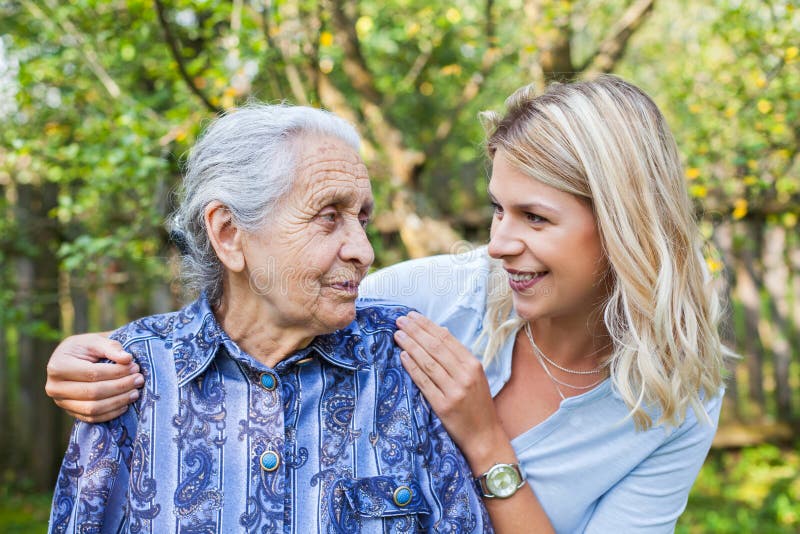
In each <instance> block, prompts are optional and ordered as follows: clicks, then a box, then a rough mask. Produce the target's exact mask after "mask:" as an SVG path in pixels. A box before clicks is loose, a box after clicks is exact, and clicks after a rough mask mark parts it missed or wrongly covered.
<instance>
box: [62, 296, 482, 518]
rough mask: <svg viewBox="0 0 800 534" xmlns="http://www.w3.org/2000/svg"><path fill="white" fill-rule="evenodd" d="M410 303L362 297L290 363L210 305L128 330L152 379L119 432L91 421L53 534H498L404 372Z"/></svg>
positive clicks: (76, 448)
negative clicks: (270, 358)
mask: <svg viewBox="0 0 800 534" xmlns="http://www.w3.org/2000/svg"><path fill="white" fill-rule="evenodd" d="M408 311H409V310H408V309H407V308H404V307H401V306H394V307H392V306H386V305H381V306H375V305H374V304H370V303H369V302H366V303H365V302H361V303H359V305H358V308H357V316H356V320H355V321H354V322H353V323H352V324H350V325H349V326H348V327H347V328H344V329H342V330H339V331H337V332H334V333H332V334H329V335H324V336H319V337H317V338H315V339H314V341H313V342H312V343H311V344H310V345H309V346H308V347H307V348H305V349H303V350H300V351H297V352H295V353H293V354H292V355H291V356H290V357H288V358H287V359H285V360H284V361H282V362H280V363H279V364H278V365H277V366H276V367H275V368H268V367H267V366H265V365H263V364H261V363H259V362H258V361H257V360H255V359H254V358H252V357H251V356H249V355H248V354H246V353H244V352H243V351H242V350H241V349H240V348H239V347H238V346H237V345H236V344H235V343H234V342H233V341H232V340H231V339H230V338H229V337H228V336H227V335H226V334H225V332H224V331H223V330H222V329H221V327H220V326H219V324H218V323H217V321H216V319H215V318H214V315H213V313H212V312H211V309H210V308H209V305H208V303H207V301H206V300H205V299H204V298H201V299H199V300H197V301H195V302H194V303H192V304H191V305H189V306H187V307H186V308H184V309H182V310H180V311H178V312H174V313H169V314H165V315H157V316H152V317H147V318H144V319H140V320H138V321H135V322H133V323H131V324H129V325H127V326H125V327H123V328H121V329H120V330H118V331H117V332H116V333H115V334H114V336H113V337H115V338H116V339H117V340H119V341H120V342H121V343H122V344H123V346H124V347H125V349H126V350H128V351H129V352H130V353H131V354H133V355H134V357H135V359H136V361H137V362H138V363H139V365H140V367H141V369H142V373H143V374H144V376H145V386H144V389H143V390H142V395H141V397H140V399H139V400H138V401H137V402H136V403H135V404H134V405H132V406H131V408H130V409H129V410H128V411H127V412H126V413H125V414H124V415H122V416H120V417H118V418H117V419H114V420H112V421H110V422H108V423H104V424H87V423H81V422H78V423H76V424H75V427H74V429H73V432H72V436H71V439H70V442H69V446H68V449H67V452H66V455H65V457H64V462H63V465H62V467H61V471H60V473H59V476H58V481H57V485H56V491H55V495H54V497H53V508H52V512H51V517H50V531H51V532H154V533H165V532H204V533H218V532H226V533H227V532H297V533H315V532H316V533H323V532H324V533H338V532H376V533H377V532H380V533H389V532H392V533H394V532H415V531H419V530H423V531H429V532H452V533H458V532H465V533H466V532H491V526H490V523H489V519H488V516H487V514H486V510H485V508H484V507H483V503H482V502H481V500H480V498H479V497H478V496H477V494H476V490H475V488H474V485H473V484H472V479H471V473H470V470H469V468H468V466H467V464H466V462H465V460H464V459H463V457H462V456H461V453H460V452H459V451H458V449H457V448H456V446H455V445H454V444H453V442H452V440H451V439H450V438H449V436H448V435H447V434H446V432H445V430H444V427H443V426H442V424H441V422H440V421H439V419H438V418H437V417H436V415H435V414H434V413H433V412H432V411H431V410H430V407H429V405H428V404H427V402H426V401H425V400H424V398H423V397H422V395H421V394H420V392H419V390H418V389H417V388H416V386H414V384H413V382H412V381H411V380H410V378H409V377H408V375H407V374H406V373H405V372H404V370H403V368H402V366H401V365H400V361H399V352H400V349H399V348H398V347H397V346H396V345H395V344H394V342H393V338H392V336H393V333H394V331H395V324H394V323H395V319H396V318H397V317H398V316H400V315H402V314H405V313H407V312H408Z"/></svg>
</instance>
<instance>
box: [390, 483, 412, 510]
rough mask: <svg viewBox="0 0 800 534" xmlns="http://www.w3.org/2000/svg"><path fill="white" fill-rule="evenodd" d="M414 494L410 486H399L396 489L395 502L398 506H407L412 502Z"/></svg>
mask: <svg viewBox="0 0 800 534" xmlns="http://www.w3.org/2000/svg"><path fill="white" fill-rule="evenodd" d="M412 496H413V494H412V493H411V488H409V487H408V486H398V487H397V489H396V490H394V495H393V497H394V503H395V504H396V505H397V506H406V505H407V504H408V503H410V502H411V497H412Z"/></svg>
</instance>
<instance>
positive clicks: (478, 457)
mask: <svg viewBox="0 0 800 534" xmlns="http://www.w3.org/2000/svg"><path fill="white" fill-rule="evenodd" d="M462 453H463V454H464V458H466V460H467V463H468V464H469V467H470V469H471V470H472V474H473V475H474V476H476V477H477V476H480V475H482V474H483V473H485V472H486V471H488V470H489V469H490V468H491V467H492V466H493V465H495V464H498V463H504V464H514V463H517V455H516V453H515V452H514V448H513V447H512V446H511V441H510V440H509V439H508V436H507V435H506V433H505V431H504V430H503V429H502V428H500V427H498V428H496V429H493V431H492V432H490V433H488V434H486V435H482V436H481V435H476V438H475V439H473V440H472V443H470V444H469V445H468V446H467V447H466V448H465V449H464V450H462Z"/></svg>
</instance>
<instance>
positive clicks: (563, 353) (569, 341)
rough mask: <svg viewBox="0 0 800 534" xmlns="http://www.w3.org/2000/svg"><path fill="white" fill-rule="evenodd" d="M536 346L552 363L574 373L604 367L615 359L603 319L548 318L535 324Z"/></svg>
mask: <svg viewBox="0 0 800 534" xmlns="http://www.w3.org/2000/svg"><path fill="white" fill-rule="evenodd" d="M531 333H532V335H533V338H534V339H535V340H536V345H537V346H538V347H539V348H540V349H541V350H542V352H544V353H545V354H546V355H547V356H548V357H549V358H550V359H551V360H553V361H555V362H557V363H558V364H559V365H562V366H564V367H567V368H569V369H574V370H587V369H592V368H595V367H597V366H598V365H600V364H602V363H603V362H604V361H605V360H606V359H607V358H608V356H610V355H611V350H612V346H613V344H612V342H611V336H609V334H608V330H607V329H606V327H605V324H604V323H603V321H602V318H599V319H596V320H591V318H587V320H581V321H580V322H573V321H564V320H559V319H556V318H544V319H537V320H536V321H531Z"/></svg>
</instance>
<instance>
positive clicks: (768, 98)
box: [620, 0, 800, 227]
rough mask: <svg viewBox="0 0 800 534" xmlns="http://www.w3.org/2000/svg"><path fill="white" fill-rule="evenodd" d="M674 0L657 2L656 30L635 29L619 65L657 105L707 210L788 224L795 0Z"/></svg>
mask: <svg viewBox="0 0 800 534" xmlns="http://www.w3.org/2000/svg"><path fill="white" fill-rule="evenodd" d="M677 4H678V5H680V6H681V8H680V9H678V10H676V9H674V7H667V3H663V4H659V13H657V14H655V15H654V18H655V19H658V20H659V21H660V22H662V23H663V24H664V31H663V32H662V34H655V33H650V32H641V33H640V34H639V35H637V36H636V37H637V39H636V42H637V46H636V47H635V48H634V49H633V50H631V54H629V56H628V58H627V59H626V61H625V62H624V65H623V67H622V69H621V71H620V72H621V73H622V74H623V75H625V76H629V77H633V78H634V79H637V78H638V79H640V80H642V81H643V85H645V87H646V88H647V89H648V90H649V91H650V92H651V94H653V95H654V96H655V98H656V100H657V101H658V102H659V103H660V104H661V107H662V108H663V109H664V110H665V112H666V113H667V115H668V118H669V119H670V122H671V124H672V126H673V129H674V131H675V133H676V137H677V140H678V144H679V146H680V147H681V149H682V151H683V153H684V157H685V161H686V166H687V169H686V177H687V179H688V180H689V182H690V192H691V193H692V195H693V196H694V197H696V198H697V199H698V201H700V203H701V204H702V205H703V208H704V211H705V212H706V213H707V216H708V217H709V218H711V220H714V221H720V220H725V219H728V220H730V219H731V218H732V219H734V220H736V219H742V218H745V217H748V216H749V215H753V216H757V217H762V218H763V217H769V218H771V219H774V220H775V221H776V222H782V223H783V224H785V225H786V226H787V227H794V226H795V225H796V223H797V215H798V212H799V210H800V208H798V200H799V199H800V168H799V165H798V159H799V158H798V141H799V140H800V129H798V126H797V125H798V124H800V98H798V97H800V49H798V42H797V28H799V27H800V10H798V9H797V6H796V3H795V2H793V1H791V0H788V1H769V2H763V1H761V0H743V1H740V0H735V1H721V2H714V3H713V4H710V3H706V2H691V1H682V2H677ZM675 13H680V15H678V17H674V15H675ZM667 14H669V15H667ZM666 16H669V17H670V18H671V19H672V20H671V21H668V20H667V19H666ZM654 22H655V21H654ZM653 57H662V58H668V57H671V58H674V59H673V60H671V61H669V60H668V61H658V62H653V61H651V60H649V58H653Z"/></svg>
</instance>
